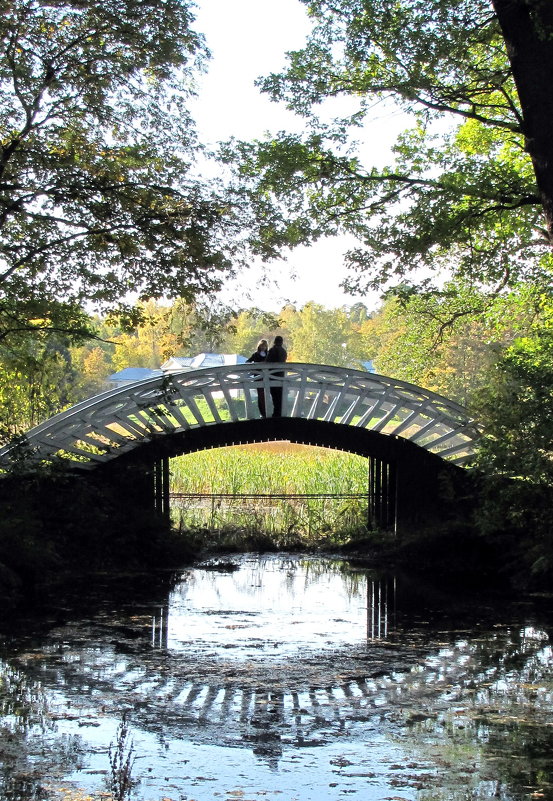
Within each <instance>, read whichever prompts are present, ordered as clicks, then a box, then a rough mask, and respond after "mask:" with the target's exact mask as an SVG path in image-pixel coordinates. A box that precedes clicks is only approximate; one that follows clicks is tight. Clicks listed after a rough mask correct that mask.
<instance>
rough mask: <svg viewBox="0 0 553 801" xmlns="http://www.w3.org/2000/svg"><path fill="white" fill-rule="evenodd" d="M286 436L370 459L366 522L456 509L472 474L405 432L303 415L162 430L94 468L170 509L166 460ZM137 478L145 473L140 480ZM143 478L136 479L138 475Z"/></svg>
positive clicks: (408, 525) (413, 520) (398, 525)
mask: <svg viewBox="0 0 553 801" xmlns="http://www.w3.org/2000/svg"><path fill="white" fill-rule="evenodd" d="M279 440H285V441H290V442H294V443H298V444H304V445H313V446H320V447H326V448H333V449H336V450H342V451H347V452H350V453H355V454H358V455H359V456H363V457H366V458H367V501H368V505H367V508H368V522H369V524H371V525H374V526H375V527H378V528H383V529H394V530H397V531H402V530H412V529H413V527H414V526H417V525H421V524H428V523H429V522H430V521H432V520H443V519H444V514H445V515H448V516H450V515H455V514H456V501H455V499H456V498H457V497H461V496H464V495H465V494H466V488H467V472H466V470H464V469H463V468H461V467H458V466H456V465H454V464H452V463H450V462H446V461H445V460H443V459H442V458H440V457H439V456H437V455H436V454H434V453H432V452H430V451H428V450H426V449H424V448H422V447H420V446H418V445H415V444H414V443H413V442H411V441H409V440H407V439H404V438H403V437H399V436H397V437H394V436H390V435H387V434H381V433H379V432H377V431H372V430H368V429H361V430H360V429H357V428H352V427H350V426H345V425H341V424H339V423H329V422H324V421H320V420H306V419H303V418H269V419H266V420H247V421H239V422H235V423H226V424H225V425H214V426H206V427H203V428H201V429H189V430H187V431H183V432H178V433H175V434H170V435H165V436H161V437H158V438H156V439H153V440H150V441H149V442H147V443H144V444H143V445H142V446H141V447H140V448H138V449H135V450H134V451H132V452H129V453H128V454H124V455H122V456H120V457H119V458H118V459H116V460H113V461H111V462H108V463H107V464H105V465H102V466H98V467H97V468H96V470H94V473H95V474H97V475H98V474H101V475H102V476H105V477H106V478H107V479H108V480H109V481H110V483H113V482H115V483H119V481H120V480H124V481H126V483H127V484H128V481H129V478H130V481H131V485H132V486H133V487H134V488H135V490H137V491H138V492H137V498H139V499H140V502H141V503H146V504H150V505H153V506H154V507H156V508H157V509H158V510H159V511H160V513H161V514H162V515H163V514H168V504H169V500H168V497H169V482H170V477H169V466H168V463H169V459H170V458H173V457H175V456H180V455H183V454H189V453H195V452H199V451H203V450H207V449H211V448H219V447H225V446H232V445H241V444H253V443H261V442H269V441H279ZM138 477H140V478H138ZM137 478H138V481H136V479H137Z"/></svg>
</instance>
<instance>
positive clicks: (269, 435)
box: [0, 363, 480, 515]
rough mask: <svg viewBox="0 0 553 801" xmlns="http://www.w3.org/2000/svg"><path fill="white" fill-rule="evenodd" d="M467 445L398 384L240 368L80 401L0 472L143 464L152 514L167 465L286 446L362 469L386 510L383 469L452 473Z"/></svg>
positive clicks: (155, 381)
mask: <svg viewBox="0 0 553 801" xmlns="http://www.w3.org/2000/svg"><path fill="white" fill-rule="evenodd" d="M272 388H273V389H274V388H281V389H282V398H283V403H282V417H280V418H278V419H275V418H273V419H266V420H264V419H260V413H259V407H258V391H259V390H261V391H263V392H264V396H265V398H266V403H267V411H268V413H269V415H270V413H271V410H272V405H271V389H272ZM479 436H480V431H479V428H478V426H477V425H476V423H475V421H474V420H473V419H472V418H471V416H470V415H469V414H468V412H467V411H466V410H465V409H464V408H463V407H462V406H460V405H458V404H457V403H454V402H453V401H450V400H448V399H447V398H444V397H442V396H440V395H437V394H435V393H433V392H430V391H428V390H425V389H422V388H421V387H417V386H415V385H413V384H409V383H406V382H404V381H399V380H396V379H393V378H388V377H386V376H382V375H376V374H371V373H366V372H362V371H359V370H353V369H345V368H341V367H330V366H327V365H316V364H296V363H287V364H286V365H282V364H256V365H255V368H253V366H252V365H250V364H242V365H232V366H225V367H214V368H203V369H200V370H195V371H183V372H178V373H172V374H168V375H165V376H160V377H156V378H152V379H148V380H145V381H139V382H136V383H133V384H129V385H127V386H124V387H121V388H119V389H115V390H112V391H109V392H105V393H102V394H100V395H96V396H94V397H92V398H89V399H88V400H85V401H82V402H81V403H78V404H77V405H75V406H73V407H71V408H70V409H67V410H66V411H64V412H61V413H60V414H57V415H55V416H54V417H52V418H51V419H49V420H47V421H45V422H44V423H42V424H41V425H38V426H36V427H35V428H33V429H31V430H30V431H29V432H28V433H27V434H26V436H25V438H24V441H23V444H22V445H21V444H19V445H17V446H15V445H8V446H5V447H3V448H2V449H0V468H9V466H10V464H13V463H14V461H16V460H20V459H21V458H22V457H24V464H25V465H26V466H29V467H32V466H33V465H37V464H40V463H44V462H51V461H53V460H58V459H61V460H65V463H67V464H68V465H69V466H71V467H72V468H75V469H77V470H79V471H83V470H90V469H93V468H98V467H100V466H103V465H106V463H112V462H114V461H115V460H120V459H121V458H122V457H124V458H123V460H122V461H121V462H120V463H121V464H123V463H124V462H127V463H128V462H129V459H130V460H131V461H132V459H133V458H135V457H137V456H138V455H139V454H142V455H143V456H144V455H145V454H146V453H149V454H150V456H149V457H148V458H149V460H150V462H151V463H154V462H157V463H158V468H157V473H156V475H155V476H154V484H155V485H156V486H157V489H156V490H155V492H157V493H158V505H159V504H162V501H160V500H159V498H160V497H161V496H160V495H159V493H161V495H163V496H167V497H168V489H167V484H168V469H167V457H168V456H173V455H176V454H178V453H186V452H193V451H196V450H202V449H205V448H208V447H214V446H218V445H230V444H238V443H240V442H255V441H265V440H270V439H290V440H292V441H296V442H305V443H307V444H313V445H327V446H330V447H335V448H341V449H343V450H349V451H353V452H357V453H361V454H362V455H365V456H368V457H372V458H373V462H372V463H371V465H372V466H371V470H372V473H373V478H372V479H371V483H370V487H372V490H370V491H372V492H373V494H375V495H378V496H379V497H380V496H382V495H383V494H384V495H386V496H390V499H389V501H388V502H387V503H388V505H389V504H390V503H393V504H395V502H396V501H395V496H396V479H397V476H396V472H397V471H396V469H395V467H394V468H393V471H392V472H393V475H392V472H390V468H389V465H395V464H396V463H398V462H405V460H406V458H407V457H406V454H412V453H413V452H415V451H416V452H417V453H418V454H423V455H425V456H426V457H427V461H426V462H425V464H429V462H428V459H432V458H433V459H434V463H436V462H440V463H441V464H443V463H444V461H445V462H448V463H450V464H452V465H458V466H459V465H464V464H466V463H467V462H468V461H470V459H471V457H472V456H473V454H474V451H475V448H476V444H477V441H478V439H479ZM437 457H440V458H439V459H437ZM163 461H165V467H163V468H162V467H160V466H159V465H161V464H162V462H163ZM412 461H413V460H412V458H411V462H412ZM415 461H416V460H415ZM420 464H421V465H422V462H420ZM415 473H416V470H414V471H413V470H412V471H411V478H410V481H411V484H412V488H413V492H414V493H415V492H416V481H414V475H415ZM156 476H157V478H156ZM162 485H165V486H164V487H163V488H162V489H160V487H161V486H162ZM392 496H394V497H393V498H392ZM163 504H164V505H167V502H166V501H165V502H163ZM394 515H395V513H394Z"/></svg>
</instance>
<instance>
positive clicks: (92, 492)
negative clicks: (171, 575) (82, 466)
mask: <svg viewBox="0 0 553 801" xmlns="http://www.w3.org/2000/svg"><path fill="white" fill-rule="evenodd" d="M120 492H121V488H120V486H113V487H110V486H109V485H106V483H105V482H102V481H95V480H92V479H91V476H90V475H82V476H79V475H77V476H76V475H71V474H67V473H62V472H60V473H56V472H53V473H50V474H48V475H44V474H43V475H32V476H31V475H25V476H13V477H5V478H2V479H1V480H0V509H1V514H0V600H1V601H2V605H3V609H4V610H5V611H6V610H9V609H10V608H15V607H17V606H21V605H22V604H25V603H30V604H33V603H34V602H35V601H36V599H37V598H39V597H40V594H41V593H42V592H43V591H44V588H45V587H46V586H48V585H51V584H53V583H58V582H59V583H64V581H65V580H66V579H67V578H69V577H71V576H75V575H81V576H82V575H86V574H87V573H94V572H98V571H100V572H101V571H110V570H121V569H122V570H135V569H136V570H139V569H142V568H144V567H145V566H151V567H156V566H163V565H164V564H166V563H168V562H173V563H177V562H178V563H180V564H183V563H186V562H187V561H191V560H192V559H193V556H194V555H193V554H192V553H191V551H190V547H189V545H188V544H187V543H186V542H185V541H184V540H183V539H182V538H178V537H176V536H175V535H174V534H173V532H171V530H170V529H169V527H168V526H167V524H166V523H165V522H164V521H163V520H161V519H160V518H159V517H158V516H156V514H155V513H154V512H152V511H151V510H149V509H148V508H146V507H145V505H144V504H143V503H141V501H140V496H139V494H137V497H136V499H135V502H134V503H133V502H128V498H129V496H128V495H127V496H126V499H127V500H126V502H125V503H121V495H120Z"/></svg>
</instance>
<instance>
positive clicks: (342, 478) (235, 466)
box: [171, 442, 367, 548]
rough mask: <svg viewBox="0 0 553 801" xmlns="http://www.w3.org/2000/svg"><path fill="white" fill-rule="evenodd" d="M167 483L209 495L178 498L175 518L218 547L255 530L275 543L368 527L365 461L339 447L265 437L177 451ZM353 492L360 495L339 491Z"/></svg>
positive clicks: (254, 535) (345, 534)
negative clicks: (252, 442) (181, 453)
mask: <svg viewBox="0 0 553 801" xmlns="http://www.w3.org/2000/svg"><path fill="white" fill-rule="evenodd" d="M171 490H172V492H174V493H203V494H205V495H210V496H211V497H208V498H201V499H199V498H184V499H179V500H178V501H177V500H175V502H174V506H173V518H174V521H175V523H176V524H177V525H178V527H179V529H180V530H181V531H191V530H192V531H193V530H198V529H201V530H202V533H203V536H204V539H205V535H206V533H209V536H210V540H211V544H212V545H216V544H220V545H221V547H223V545H224V544H226V545H227V546H236V547H239V545H240V542H242V543H244V541H247V542H250V543H251V541H252V539H253V540H256V539H259V538H260V537H261V538H262V539H265V540H267V541H268V542H270V543H272V545H274V546H275V547H279V548H280V547H288V548H290V547H303V546H306V545H309V546H313V545H321V544H337V543H341V542H344V541H347V540H349V539H351V538H352V537H353V536H355V535H359V534H363V533H366V519H367V499H366V495H365V494H366V492H367V462H366V459H363V458H362V457H360V456H356V455H354V454H350V453H344V452H342V451H332V450H328V449H326V448H315V447H308V446H303V445H294V444H291V443H289V442H269V443H263V444H260V445H249V446H237V447H233V448H217V449H213V450H210V451H203V452H201V453H195V454H189V455H186V456H180V457H178V458H176V459H173V460H172V462H171ZM244 494H251V495H254V496H255V497H248V498H244V497H241V496H242V495H244ZM355 494H361V495H362V496H363V497H357V498H351V497H343V496H348V495H355ZM218 495H226V496H230V497H224V498H223V497H218ZM285 495H296V496H297V495H312V496H316V495H319V496H320V495H328V496H332V497H324V498H322V497H319V498H315V497H311V498H297V497H296V498H284V497H281V496H285ZM263 496H269V497H263ZM340 496H342V497H340ZM265 544H267V543H265Z"/></svg>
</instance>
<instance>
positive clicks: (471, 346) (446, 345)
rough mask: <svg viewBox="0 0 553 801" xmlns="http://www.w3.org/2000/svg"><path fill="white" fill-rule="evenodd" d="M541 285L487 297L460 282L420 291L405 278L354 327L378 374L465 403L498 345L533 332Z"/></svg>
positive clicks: (484, 379)
mask: <svg viewBox="0 0 553 801" xmlns="http://www.w3.org/2000/svg"><path fill="white" fill-rule="evenodd" d="M541 296H542V293H541V290H539V289H535V288H533V287H526V286H522V287H517V289H516V291H512V292H510V293H507V292H504V293H502V294H501V295H497V296H496V295H488V294H486V293H483V292H481V291H479V290H477V289H476V288H474V287H473V286H470V285H467V284H465V283H463V282H455V283H453V282H450V283H448V284H446V285H445V287H444V288H443V289H442V290H441V291H439V292H426V293H421V292H420V289H413V288H411V287H410V286H409V285H408V284H404V285H402V286H400V287H399V288H398V290H397V291H396V292H395V293H393V294H390V295H389V296H388V297H387V299H386V301H385V302H384V304H383V306H382V307H381V308H380V309H379V310H378V311H377V312H376V313H375V314H374V315H373V316H372V317H371V318H370V319H369V320H366V321H365V322H364V323H363V324H362V325H361V326H360V327H359V345H360V347H361V349H362V350H364V351H365V352H366V353H370V354H371V356H372V358H373V360H374V363H375V367H376V369H377V372H379V373H383V374H384V375H390V376H392V377H394V378H401V379H403V380H404V381H409V382H411V383H414V384H419V385H421V386H424V387H426V388H428V389H431V390H433V391H434V392H439V393H440V394H443V395H446V396H447V397H450V398H452V399H454V400H457V401H458V402H460V403H462V404H465V405H469V406H470V405H471V404H472V402H473V399H474V396H475V393H476V392H477V391H478V390H479V389H480V388H481V387H483V386H486V385H487V384H488V383H489V371H490V368H491V367H492V366H493V365H494V364H495V362H496V360H497V358H498V357H499V356H500V354H501V352H502V350H503V349H504V348H505V347H506V346H507V345H509V344H510V343H511V342H512V341H513V340H514V339H515V338H516V337H520V336H522V335H524V334H526V333H528V332H529V331H531V330H532V326H533V324H534V320H535V319H536V317H537V316H539V313H540V303H541V300H540V299H541Z"/></svg>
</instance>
